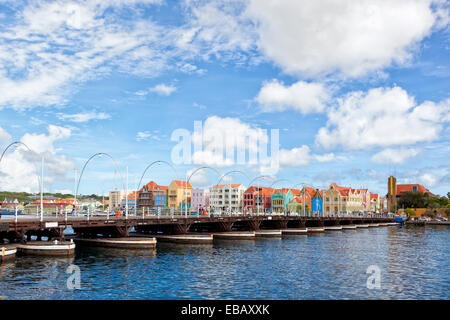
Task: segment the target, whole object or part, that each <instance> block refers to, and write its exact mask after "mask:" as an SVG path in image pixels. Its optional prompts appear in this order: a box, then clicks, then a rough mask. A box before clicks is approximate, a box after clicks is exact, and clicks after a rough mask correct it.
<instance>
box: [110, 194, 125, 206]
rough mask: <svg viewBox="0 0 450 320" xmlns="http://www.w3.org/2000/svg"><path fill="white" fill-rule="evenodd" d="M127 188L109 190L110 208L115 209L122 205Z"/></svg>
mask: <svg viewBox="0 0 450 320" xmlns="http://www.w3.org/2000/svg"><path fill="white" fill-rule="evenodd" d="M125 196H126V192H125V190H112V191H110V192H109V208H110V210H113V209H114V208H118V207H120V206H121V205H122V200H125Z"/></svg>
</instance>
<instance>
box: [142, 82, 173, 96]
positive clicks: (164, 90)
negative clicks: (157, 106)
mask: <svg viewBox="0 0 450 320" xmlns="http://www.w3.org/2000/svg"><path fill="white" fill-rule="evenodd" d="M176 90H177V87H175V86H171V85H165V84H164V83H161V84H158V85H156V86H154V87H153V88H150V89H149V91H150V92H155V93H157V94H159V95H160V96H170V95H171V94H172V93H173V92H175V91H176Z"/></svg>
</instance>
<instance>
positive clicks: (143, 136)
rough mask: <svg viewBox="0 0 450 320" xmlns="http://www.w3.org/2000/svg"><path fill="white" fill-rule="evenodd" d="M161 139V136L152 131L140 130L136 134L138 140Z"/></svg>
mask: <svg viewBox="0 0 450 320" xmlns="http://www.w3.org/2000/svg"><path fill="white" fill-rule="evenodd" d="M149 139H153V140H158V141H159V140H161V139H160V137H158V136H157V135H156V134H152V133H150V131H139V132H138V133H137V134H136V141H144V140H149Z"/></svg>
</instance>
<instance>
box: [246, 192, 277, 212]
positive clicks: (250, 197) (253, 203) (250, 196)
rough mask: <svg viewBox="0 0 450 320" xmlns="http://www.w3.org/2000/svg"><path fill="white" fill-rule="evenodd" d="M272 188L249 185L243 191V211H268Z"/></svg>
mask: <svg viewBox="0 0 450 320" xmlns="http://www.w3.org/2000/svg"><path fill="white" fill-rule="evenodd" d="M273 191H274V189H273V188H267V187H257V186H251V187H249V188H248V189H247V190H245V192H244V211H245V212H247V213H258V212H269V211H270V208H271V197H272V194H273Z"/></svg>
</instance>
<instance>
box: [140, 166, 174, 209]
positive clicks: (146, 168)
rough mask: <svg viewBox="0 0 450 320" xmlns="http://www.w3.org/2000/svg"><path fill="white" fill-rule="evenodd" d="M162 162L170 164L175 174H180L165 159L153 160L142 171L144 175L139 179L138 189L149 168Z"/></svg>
mask: <svg viewBox="0 0 450 320" xmlns="http://www.w3.org/2000/svg"><path fill="white" fill-rule="evenodd" d="M160 164H166V165H167V166H169V167H170V168H171V169H172V170H173V171H174V173H175V176H178V173H177V170H176V169H175V167H174V166H173V165H171V164H170V163H169V162H167V161H164V160H156V161H153V162H152V163H150V164H149V165H148V166H147V167H145V170H144V172H142V176H141V179H140V180H139V184H138V186H137V189H136V190H140V188H141V184H142V180H143V179H144V176H145V174H146V172H147V170H149V169H150V168H151V167H153V166H154V165H160ZM136 203H137V198H136ZM142 214H143V215H144V213H142Z"/></svg>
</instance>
